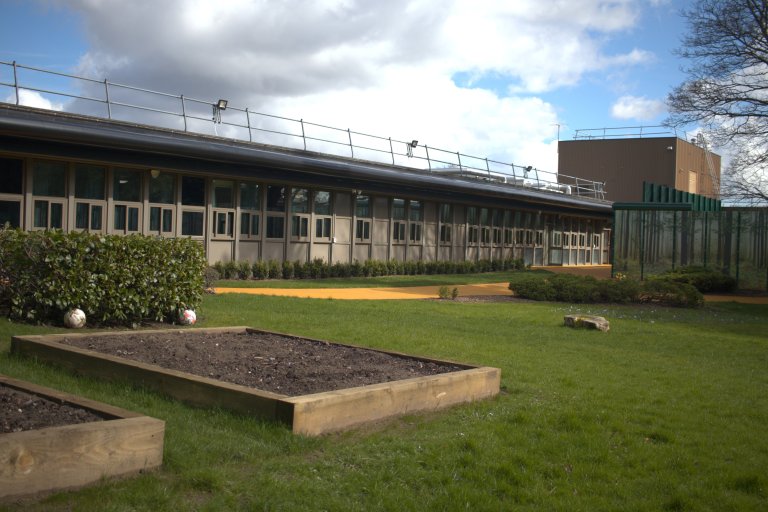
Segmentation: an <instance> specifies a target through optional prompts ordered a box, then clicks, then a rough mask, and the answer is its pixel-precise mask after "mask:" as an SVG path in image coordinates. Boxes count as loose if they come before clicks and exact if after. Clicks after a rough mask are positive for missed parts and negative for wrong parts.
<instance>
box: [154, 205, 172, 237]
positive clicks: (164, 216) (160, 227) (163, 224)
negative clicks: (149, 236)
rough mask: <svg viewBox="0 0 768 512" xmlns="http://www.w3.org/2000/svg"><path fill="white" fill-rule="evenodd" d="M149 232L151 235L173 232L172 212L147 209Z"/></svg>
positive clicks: (160, 208)
mask: <svg viewBox="0 0 768 512" xmlns="http://www.w3.org/2000/svg"><path fill="white" fill-rule="evenodd" d="M149 230H150V231H152V232H153V233H172V232H173V210H172V209H171V208H162V207H159V206H151V207H150V208H149Z"/></svg>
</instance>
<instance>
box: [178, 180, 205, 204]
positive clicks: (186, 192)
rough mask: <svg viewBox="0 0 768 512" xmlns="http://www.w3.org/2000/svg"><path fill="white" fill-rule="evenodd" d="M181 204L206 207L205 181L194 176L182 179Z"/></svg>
mask: <svg viewBox="0 0 768 512" xmlns="http://www.w3.org/2000/svg"><path fill="white" fill-rule="evenodd" d="M181 204H183V205H185V206H205V179H204V178H196V177H193V176H182V177H181Z"/></svg>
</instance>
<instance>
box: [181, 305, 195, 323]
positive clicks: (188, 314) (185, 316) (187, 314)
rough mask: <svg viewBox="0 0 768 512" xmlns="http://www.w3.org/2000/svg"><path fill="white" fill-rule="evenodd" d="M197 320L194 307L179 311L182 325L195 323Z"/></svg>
mask: <svg viewBox="0 0 768 512" xmlns="http://www.w3.org/2000/svg"><path fill="white" fill-rule="evenodd" d="M195 322H197V315H196V314H195V311H194V310H192V309H185V310H182V311H180V312H179V323H180V324H182V325H193V324H194V323H195Z"/></svg>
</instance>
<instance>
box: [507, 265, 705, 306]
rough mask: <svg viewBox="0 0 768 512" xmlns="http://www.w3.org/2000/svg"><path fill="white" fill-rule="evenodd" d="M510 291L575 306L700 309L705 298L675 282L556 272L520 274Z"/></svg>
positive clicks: (684, 284)
mask: <svg viewBox="0 0 768 512" xmlns="http://www.w3.org/2000/svg"><path fill="white" fill-rule="evenodd" d="M509 288H510V290H512V291H514V292H515V295H517V296H518V297H523V298H526V299H531V300H543V301H553V302H571V303H612V304H613V303H629V302H637V303H642V302H648V303H657V304H662V305H668V306H683V307H697V306H700V305H701V304H702V303H703V300H704V298H703V296H702V295H701V293H700V292H699V291H698V290H696V288H694V287H693V286H691V285H689V284H687V283H678V282H675V281H671V280H664V279H654V280H649V281H643V282H638V281H635V280H633V279H626V278H624V279H604V280H598V279H595V278H593V277H589V276H575V275H570V274H555V273H552V272H546V271H545V272H520V273H516V274H515V275H513V276H512V279H511V281H510V283H509Z"/></svg>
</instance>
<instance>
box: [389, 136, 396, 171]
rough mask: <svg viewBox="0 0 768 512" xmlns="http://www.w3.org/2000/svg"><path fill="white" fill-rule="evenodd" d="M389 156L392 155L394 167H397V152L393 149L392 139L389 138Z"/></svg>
mask: <svg viewBox="0 0 768 512" xmlns="http://www.w3.org/2000/svg"><path fill="white" fill-rule="evenodd" d="M389 154H390V155H392V165H395V150H394V148H392V137H390V138H389Z"/></svg>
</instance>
